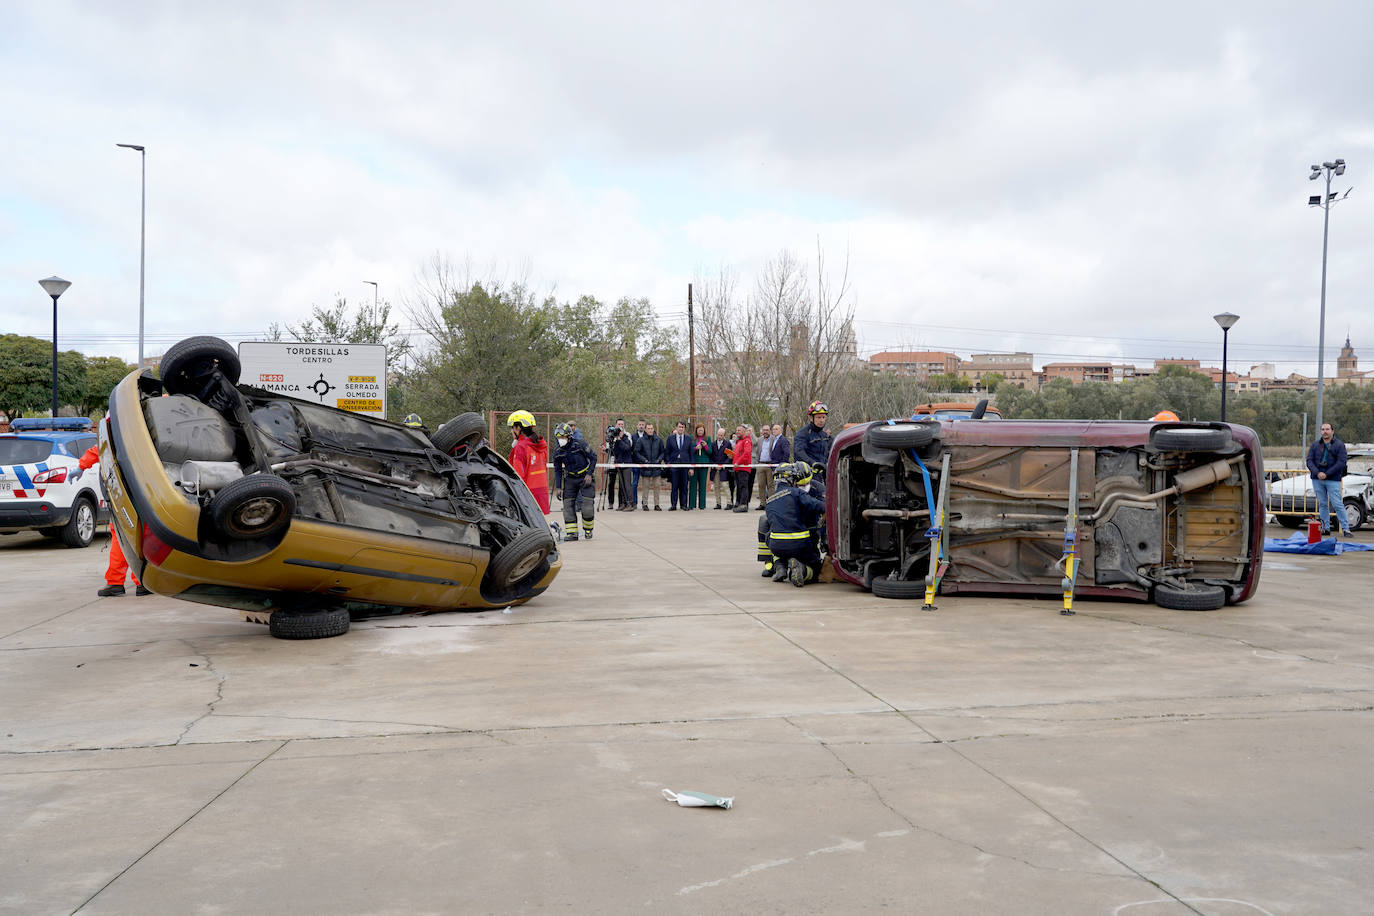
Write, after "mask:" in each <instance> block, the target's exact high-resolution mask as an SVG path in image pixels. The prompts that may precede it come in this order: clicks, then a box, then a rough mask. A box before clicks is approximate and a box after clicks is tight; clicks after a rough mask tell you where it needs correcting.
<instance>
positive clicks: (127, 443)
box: [100, 337, 561, 639]
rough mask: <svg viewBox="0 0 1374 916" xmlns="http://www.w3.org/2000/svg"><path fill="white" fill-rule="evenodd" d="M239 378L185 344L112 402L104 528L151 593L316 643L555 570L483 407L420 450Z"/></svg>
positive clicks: (537, 590)
mask: <svg viewBox="0 0 1374 916" xmlns="http://www.w3.org/2000/svg"><path fill="white" fill-rule="evenodd" d="M238 376H239V360H238V355H237V354H236V353H235V351H234V349H233V347H231V346H229V345H228V344H227V343H225V342H224V341H222V340H219V339H218V338H214V337H192V338H189V339H187V340H183V341H181V342H180V343H178V344H176V345H175V346H173V347H172V348H171V349H169V350H168V351H167V353H166V354H165V355H164V356H163V358H162V363H161V378H160V379H159V378H156V377H154V376H153V375H152V373H151V372H147V371H145V372H141V373H140V372H134V373H131V374H130V375H129V376H127V377H126V378H125V379H124V380H123V381H122V382H120V383H119V385H118V386H117V387H116V388H115V390H114V392H113V394H112V395H111V396H110V415H109V420H108V425H107V426H104V427H102V430H101V445H100V448H101V453H100V455H101V473H102V475H103V478H104V481H105V485H106V488H107V491H108V493H109V499H110V503H111V505H112V507H113V509H114V518H115V521H114V524H113V525H112V526H111V527H112V529H113V530H114V531H115V532H116V534H117V535H118V537H119V539H120V543H121V545H122V546H123V547H124V552H125V554H126V555H127V556H128V558H129V562H130V565H131V566H132V567H133V568H134V572H136V573H137V574H138V576H139V578H140V580H141V581H142V582H143V584H144V585H146V586H147V587H148V588H150V589H152V590H153V591H154V592H157V593H158V594H161V595H169V596H172V597H176V598H182V599H185V600H187V601H196V602H200V603H203V604H212V605H219V606H223V607H231V608H237V609H240V610H242V611H244V612H245V616H247V617H248V618H249V619H252V620H257V621H259V622H263V621H265V622H267V623H268V624H269V625H270V627H271V632H272V634H273V635H275V636H279V637H283V638H291V639H311V638H317V637H322V636H335V635H339V634H341V633H343V632H345V631H346V630H347V629H348V624H349V619H350V615H351V616H353V617H358V616H369V615H376V614H385V613H397V612H401V611H406V610H447V609H453V608H498V607H504V606H507V605H511V604H521V603H524V602H526V601H529V600H530V599H531V598H534V597H535V596H537V595H539V594H541V593H542V592H543V591H544V590H545V589H547V588H548V587H549V584H550V583H551V582H552V581H553V579H554V576H555V575H557V573H558V570H559V568H560V567H561V561H560V558H559V556H558V553H557V550H556V545H555V543H554V540H553V537H552V535H551V534H550V531H549V528H548V527H547V525H546V524H545V522H544V516H543V513H542V512H540V510H539V507H538V506H537V505H536V504H535V501H534V496H533V495H532V494H531V493H530V491H529V488H528V487H526V486H525V484H524V483H523V482H522V481H521V480H520V478H519V477H518V476H517V475H516V473H515V471H514V470H513V469H512V468H511V466H510V465H509V464H508V463H507V462H506V461H505V459H504V458H502V457H501V456H500V455H498V454H497V453H496V452H494V451H492V450H491V449H490V448H488V447H487V446H486V445H484V444H483V441H482V436H483V434H484V433H485V430H486V423H485V421H484V420H483V419H482V417H481V416H480V415H478V414H464V415H462V416H459V417H456V418H454V419H453V420H451V421H450V422H449V423H446V424H444V426H443V427H442V428H441V429H440V430H439V431H438V432H436V433H435V437H434V439H435V441H431V440H430V439H429V438H427V437H426V436H425V435H424V434H423V433H422V432H421V431H420V430H417V429H410V428H407V427H405V426H401V425H399V424H396V423H390V422H388V421H386V420H380V419H375V418H372V417H369V416H365V415H363V414H357V413H350V412H347V411H343V410H336V409H334V408H332V407H326V406H324V405H321V404H315V403H311V402H310V401H304V400H300V399H297V398H292V397H287V396H284V395H281V394H277V393H273V392H268V391H265V390H262V389H258V388H253V387H251V386H248V385H238V384H237V381H238Z"/></svg>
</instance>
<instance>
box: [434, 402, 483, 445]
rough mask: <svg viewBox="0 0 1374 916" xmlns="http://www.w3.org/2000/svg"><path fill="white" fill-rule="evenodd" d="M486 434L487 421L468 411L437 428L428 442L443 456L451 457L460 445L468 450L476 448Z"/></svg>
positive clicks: (479, 415)
mask: <svg viewBox="0 0 1374 916" xmlns="http://www.w3.org/2000/svg"><path fill="white" fill-rule="evenodd" d="M486 434H487V421H486V420H484V419H482V415H481V414H480V413H472V412H470V411H469V412H468V413H460V414H459V415H458V416H456V417H454V418H453V419H452V420H449V421H448V422H447V423H445V424H444V425H443V426H441V427H439V431H438V432H436V433H435V434H434V435H432V436H430V437H429V441H431V442H433V443H434V447H435V448H437V449H438V450H439V451H441V452H443V453H444V454H445V455H451V454H453V450H454V449H456V448H457V447H458V446H460V445H466V446H467V447H468V448H470V449H472V448H476V447H477V445H478V443H480V442H481V441H482V437H483V436H485V435H486Z"/></svg>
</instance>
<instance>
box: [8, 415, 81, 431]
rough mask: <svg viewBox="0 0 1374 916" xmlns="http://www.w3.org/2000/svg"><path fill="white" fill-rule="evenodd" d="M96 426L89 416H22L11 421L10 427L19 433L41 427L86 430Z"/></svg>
mask: <svg viewBox="0 0 1374 916" xmlns="http://www.w3.org/2000/svg"><path fill="white" fill-rule="evenodd" d="M94 428H95V427H94V426H92V425H91V421H90V419H88V418H87V417H20V418H18V419H17V420H11V421H10V429H11V430H13V431H14V432H17V433H19V432H31V431H33V430H39V429H50V430H67V431H74V430H76V431H85V430H92V429H94Z"/></svg>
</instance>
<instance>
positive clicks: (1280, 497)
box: [1265, 469, 1374, 531]
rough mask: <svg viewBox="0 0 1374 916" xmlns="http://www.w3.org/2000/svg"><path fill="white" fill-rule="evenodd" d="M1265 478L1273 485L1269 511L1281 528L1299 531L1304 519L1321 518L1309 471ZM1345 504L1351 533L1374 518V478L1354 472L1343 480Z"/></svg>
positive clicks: (1269, 493) (1270, 486) (1342, 494)
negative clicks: (1318, 514)
mask: <svg viewBox="0 0 1374 916" xmlns="http://www.w3.org/2000/svg"><path fill="white" fill-rule="evenodd" d="M1265 478H1266V479H1267V480H1268V483H1269V490H1268V503H1267V505H1266V508H1267V509H1268V510H1269V511H1270V513H1272V514H1273V516H1274V520H1275V521H1277V522H1278V523H1279V524H1280V525H1282V526H1284V527H1285V528H1297V527H1299V526H1300V525H1301V524H1302V523H1303V521H1304V520H1306V519H1308V518H1316V517H1317V495H1316V492H1315V491H1314V490H1313V489H1312V475H1311V474H1310V473H1308V471H1307V470H1306V469H1303V470H1298V471H1291V472H1288V471H1269V472H1266V474H1265ZM1341 502H1342V503H1343V504H1344V507H1345V522H1346V524H1347V525H1349V526H1350V530H1352V531H1358V530H1359V529H1360V528H1363V527H1364V525H1365V522H1367V521H1369V519H1370V518H1371V517H1374V476H1371V475H1369V474H1354V473H1351V474H1346V475H1345V476H1344V477H1342V478H1341Z"/></svg>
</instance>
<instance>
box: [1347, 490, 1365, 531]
mask: <svg viewBox="0 0 1374 916" xmlns="http://www.w3.org/2000/svg"><path fill="white" fill-rule="evenodd" d="M1366 521H1368V518H1367V517H1366V516H1365V512H1364V506H1362V505H1360V501H1359V500H1358V499H1356V498H1355V497H1353V496H1352V497H1351V498H1350V499H1347V500H1346V501H1345V523H1346V524H1347V525H1349V526H1350V530H1351V531H1359V530H1360V529H1361V528H1363V527H1364V523H1365V522H1366Z"/></svg>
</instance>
